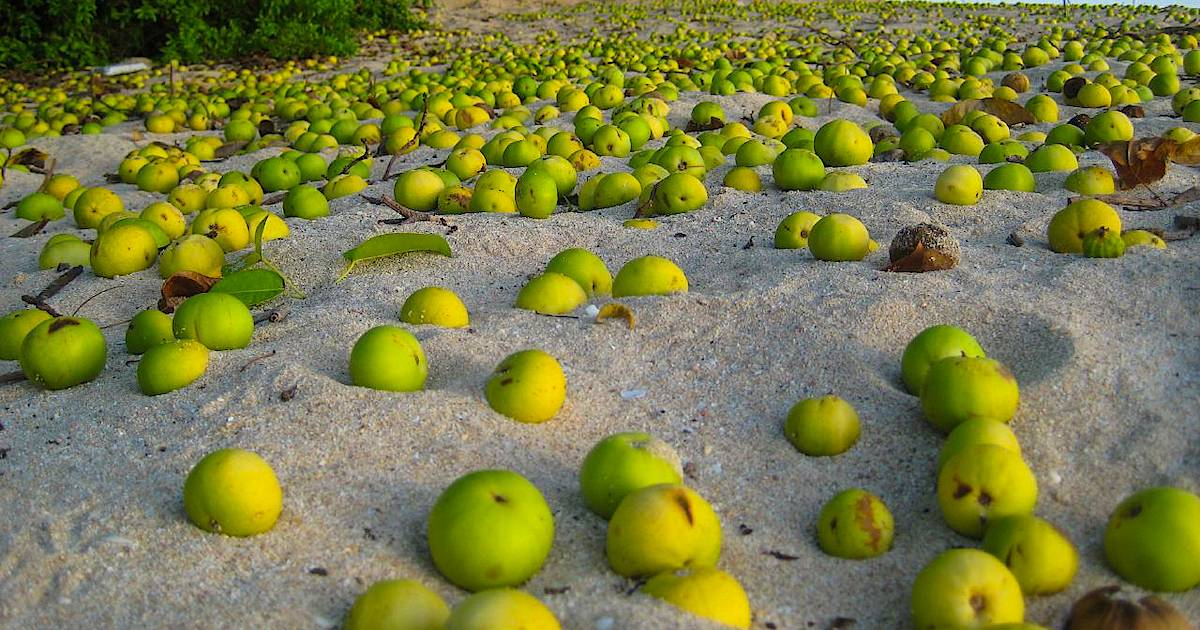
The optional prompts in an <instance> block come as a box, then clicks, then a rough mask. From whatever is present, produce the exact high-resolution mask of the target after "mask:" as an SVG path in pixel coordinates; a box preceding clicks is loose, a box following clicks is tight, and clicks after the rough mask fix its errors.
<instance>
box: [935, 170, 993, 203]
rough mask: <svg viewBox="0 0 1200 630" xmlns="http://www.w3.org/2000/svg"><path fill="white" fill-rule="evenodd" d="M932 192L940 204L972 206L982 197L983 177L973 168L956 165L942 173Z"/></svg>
mask: <svg viewBox="0 0 1200 630" xmlns="http://www.w3.org/2000/svg"><path fill="white" fill-rule="evenodd" d="M933 192H934V196H935V197H937V200H938V201H940V202H942V203H951V204H955V205H959V206H970V205H974V204H977V203H979V200H980V199H981V198H982V197H983V177H981V176H980V175H979V171H977V170H975V168H974V167H973V166H968V165H966V164H956V165H954V166H951V167H950V168H947V169H946V170H944V171H942V174H941V175H939V176H938V178H937V184H936V185H935V186H934V188H933Z"/></svg>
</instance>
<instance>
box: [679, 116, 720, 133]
mask: <svg viewBox="0 0 1200 630" xmlns="http://www.w3.org/2000/svg"><path fill="white" fill-rule="evenodd" d="M724 126H725V121H724V120H721V119H720V118H709V119H708V122H706V123H697V122H696V121H694V120H689V121H688V124H687V128H686V129H685V131H713V130H714V129H720V128H721V127H724Z"/></svg>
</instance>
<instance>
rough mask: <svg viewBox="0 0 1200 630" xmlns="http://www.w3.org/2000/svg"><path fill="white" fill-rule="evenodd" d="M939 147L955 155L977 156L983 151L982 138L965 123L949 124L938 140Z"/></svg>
mask: <svg viewBox="0 0 1200 630" xmlns="http://www.w3.org/2000/svg"><path fill="white" fill-rule="evenodd" d="M938 144H939V146H941V148H943V149H945V150H947V151H949V152H950V153H953V154H955V155H969V156H978V155H979V154H980V153H981V152H982V151H983V146H984V142H983V138H982V137H980V135H979V134H977V133H975V131H974V130H972V129H971V128H970V127H967V126H966V125H950V126H949V127H947V128H946V131H945V132H944V133H943V134H942V138H941V140H940V141H939V142H938Z"/></svg>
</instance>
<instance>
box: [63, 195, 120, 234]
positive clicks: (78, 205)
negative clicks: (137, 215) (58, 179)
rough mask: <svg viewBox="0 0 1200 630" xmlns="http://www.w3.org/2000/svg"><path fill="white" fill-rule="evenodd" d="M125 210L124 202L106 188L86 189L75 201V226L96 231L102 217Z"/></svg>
mask: <svg viewBox="0 0 1200 630" xmlns="http://www.w3.org/2000/svg"><path fill="white" fill-rule="evenodd" d="M124 209H125V204H124V202H122V201H121V198H120V197H118V196H117V194H116V193H114V192H113V191H111V190H109V189H107V188H88V189H87V190H85V191H83V193H82V194H80V195H79V197H78V198H77V199H76V200H75V206H74V212H75V224H76V225H78V226H79V227H80V228H83V229H93V230H94V229H96V228H97V227H99V226H100V221H101V220H102V219H104V217H106V216H108V215H110V214H112V213H114V212H121V211H122V210H124Z"/></svg>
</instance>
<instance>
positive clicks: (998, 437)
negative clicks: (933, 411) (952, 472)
mask: <svg viewBox="0 0 1200 630" xmlns="http://www.w3.org/2000/svg"><path fill="white" fill-rule="evenodd" d="M976 444H991V445H993V446H999V447H1001V448H1006V449H1008V450H1010V451H1012V452H1014V453H1016V454H1017V455H1020V454H1021V444H1020V443H1019V442H1018V441H1017V434H1016V433H1013V430H1012V429H1011V428H1010V427H1009V426H1008V425H1007V424H1005V423H1003V422H1000V421H997V420H992V419H991V418H973V419H971V420H967V421H966V422H963V423H962V424H960V425H958V426H957V427H954V430H953V431H951V432H950V435H949V436H947V437H946V441H945V442H943V443H942V449H941V450H940V451H938V461H937V469H938V472H941V470H942V467H943V466H945V465H946V462H948V461H950V459H951V458H952V457H954V456H955V455H958V454H959V452H960V451H962V450H963V449H965V448H967V447H970V446H975V445H976Z"/></svg>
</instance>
